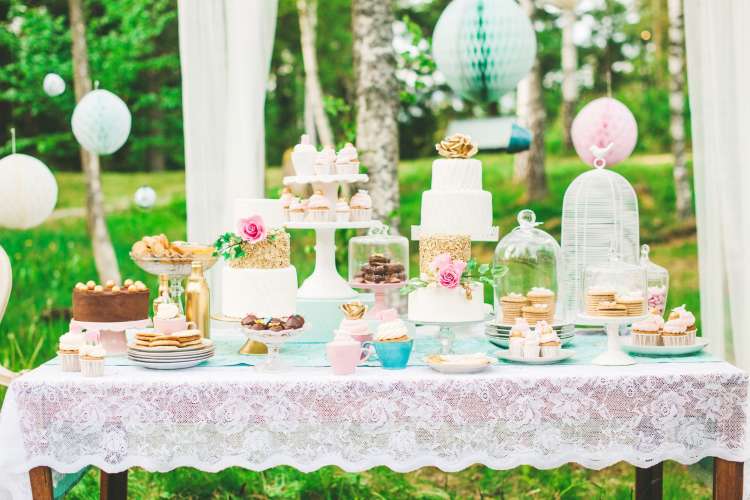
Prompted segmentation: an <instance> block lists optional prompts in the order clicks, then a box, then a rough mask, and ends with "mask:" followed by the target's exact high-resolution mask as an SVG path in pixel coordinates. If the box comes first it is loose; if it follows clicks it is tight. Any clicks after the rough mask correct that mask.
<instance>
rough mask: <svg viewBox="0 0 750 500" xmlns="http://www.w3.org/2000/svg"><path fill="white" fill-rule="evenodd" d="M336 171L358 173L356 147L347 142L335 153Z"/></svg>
mask: <svg viewBox="0 0 750 500" xmlns="http://www.w3.org/2000/svg"><path fill="white" fill-rule="evenodd" d="M336 173H337V174H348V175H351V174H358V173H359V158H358V157H357V148H355V147H354V145H352V144H351V143H349V142H347V143H346V146H344V147H343V148H342V149H341V151H339V152H338V154H337V155H336Z"/></svg>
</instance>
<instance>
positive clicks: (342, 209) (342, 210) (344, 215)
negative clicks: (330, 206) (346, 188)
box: [336, 198, 352, 222]
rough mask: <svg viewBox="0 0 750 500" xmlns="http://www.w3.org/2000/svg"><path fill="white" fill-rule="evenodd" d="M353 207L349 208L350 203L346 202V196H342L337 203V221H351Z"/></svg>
mask: <svg viewBox="0 0 750 500" xmlns="http://www.w3.org/2000/svg"><path fill="white" fill-rule="evenodd" d="M351 212H352V210H351V208H349V204H348V203H347V202H346V199H345V198H341V199H340V200H339V201H338V203H336V221H337V222H349V218H350V217H351Z"/></svg>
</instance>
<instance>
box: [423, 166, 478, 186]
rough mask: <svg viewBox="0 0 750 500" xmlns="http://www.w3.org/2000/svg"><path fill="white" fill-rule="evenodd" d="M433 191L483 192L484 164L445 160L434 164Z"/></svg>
mask: <svg viewBox="0 0 750 500" xmlns="http://www.w3.org/2000/svg"><path fill="white" fill-rule="evenodd" d="M432 189H433V190H435V191H466V190H469V191H472V190H476V191H481V190H482V162H480V161H479V160H472V159H469V160H463V159H445V160H435V161H434V162H432Z"/></svg>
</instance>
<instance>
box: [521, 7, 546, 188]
mask: <svg viewBox="0 0 750 500" xmlns="http://www.w3.org/2000/svg"><path fill="white" fill-rule="evenodd" d="M519 3H520V5H521V8H522V9H523V10H524V12H526V15H528V16H529V19H532V20H533V19H534V13H535V11H536V8H535V6H534V1H533V0H521V1H520V2H519ZM541 73H542V71H541V67H540V64H539V54H538V52H537V55H536V57H535V58H534V65H533V66H532V68H531V71H530V72H529V74H528V75H527V76H526V78H524V79H523V80H521V81H520V82H519V83H518V88H517V93H516V106H517V111H518V119H519V120H518V121H519V122H520V124H521V125H522V126H524V127H526V128H528V129H529V131H530V132H531V134H532V139H531V146H530V147H529V150H528V151H524V152H523V153H518V154H516V156H515V161H514V163H515V174H514V177H515V179H516V181H518V182H524V183H525V184H526V198H527V200H528V201H535V200H539V199H541V198H544V197H545V196H547V175H546V173H545V171H544V120H545V112H544V104H543V102H542V74H541Z"/></svg>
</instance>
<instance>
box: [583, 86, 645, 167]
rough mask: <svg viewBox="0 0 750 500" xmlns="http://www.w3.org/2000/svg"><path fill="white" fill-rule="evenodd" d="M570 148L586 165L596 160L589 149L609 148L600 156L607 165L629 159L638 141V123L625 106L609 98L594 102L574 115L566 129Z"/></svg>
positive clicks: (601, 98)
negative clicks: (570, 143)
mask: <svg viewBox="0 0 750 500" xmlns="http://www.w3.org/2000/svg"><path fill="white" fill-rule="evenodd" d="M570 135H571V137H572V139H573V146H575V148H576V153H578V156H580V158H581V160H583V161H584V162H585V163H588V164H589V165H593V164H594V160H595V159H596V158H595V156H594V154H593V153H592V152H591V146H597V147H599V148H606V147H607V145H608V144H610V143H612V144H613V146H612V148H611V149H610V150H609V151H608V152H607V153H606V154H605V155H604V159H605V160H606V162H607V165H614V164H616V163H620V162H621V161H622V160H624V159H625V158H627V157H628V156H630V153H632V152H633V148H635V143H636V140H638V124H637V123H636V122H635V117H634V116H633V113H631V112H630V110H629V109H628V107H627V106H625V105H624V104H623V103H621V102H620V101H618V100H617V99H612V98H611V97H600V98H598V99H594V100H593V101H591V102H590V103H588V104H587V105H586V106H584V107H583V109H582V110H581V111H580V112H579V113H578V115H576V117H575V120H573V125H572V127H571V130H570Z"/></svg>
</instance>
